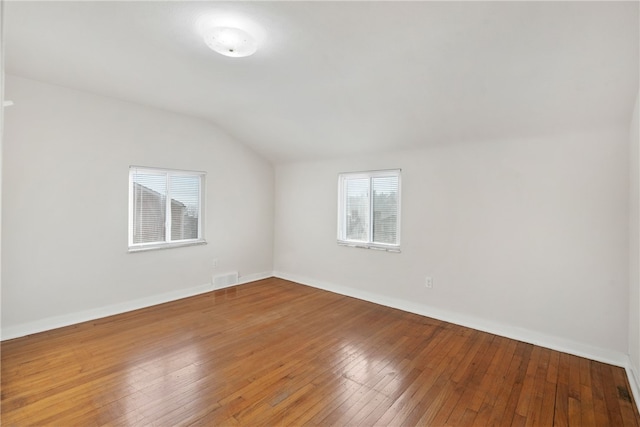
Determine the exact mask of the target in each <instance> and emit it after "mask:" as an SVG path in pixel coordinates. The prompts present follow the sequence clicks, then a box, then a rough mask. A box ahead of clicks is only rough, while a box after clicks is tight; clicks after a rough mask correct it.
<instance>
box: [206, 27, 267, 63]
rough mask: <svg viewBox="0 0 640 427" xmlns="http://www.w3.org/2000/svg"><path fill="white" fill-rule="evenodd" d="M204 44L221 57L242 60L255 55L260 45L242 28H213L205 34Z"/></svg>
mask: <svg viewBox="0 0 640 427" xmlns="http://www.w3.org/2000/svg"><path fill="white" fill-rule="evenodd" d="M203 38H204V42H205V43H206V44H207V46H209V47H210V48H211V49H213V50H215V51H216V52H218V53H219V54H221V55H225V56H231V57H234V58H242V57H244V56H249V55H253V54H254V53H255V52H256V50H257V49H258V43H257V42H256V40H255V39H254V38H253V37H252V36H251V34H249V33H247V32H246V31H244V30H241V29H240V28H234V27H212V28H208V29H207V30H206V31H204V32H203Z"/></svg>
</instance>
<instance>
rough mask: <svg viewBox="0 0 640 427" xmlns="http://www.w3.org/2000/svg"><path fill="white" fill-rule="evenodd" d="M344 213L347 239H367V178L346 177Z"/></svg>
mask: <svg viewBox="0 0 640 427" xmlns="http://www.w3.org/2000/svg"><path fill="white" fill-rule="evenodd" d="M345 198H346V200H345V206H346V212H345V213H344V214H345V216H346V218H345V225H346V236H345V238H346V239H347V240H358V241H368V239H369V179H367V178H363V179H348V180H346V181H345Z"/></svg>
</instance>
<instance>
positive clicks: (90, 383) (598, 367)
mask: <svg viewBox="0 0 640 427" xmlns="http://www.w3.org/2000/svg"><path fill="white" fill-rule="evenodd" d="M629 393H630V391H629V386H628V383H627V379H626V376H625V373H624V370H623V369H621V368H618V367H614V366H610V365H606V364H603V363H598V362H594V361H590V360H587V359H583V358H580V357H576V356H571V355H568V354H564V353H559V352H557V351H552V350H548V349H545V348H542V347H537V346H534V345H531V344H525V343H522V342H519V341H514V340H510V339H507V338H502V337H499V336H495V335H491V334H487V333H483V332H478V331H475V330H472V329H468V328H464V327H461V326H456V325H453V324H449V323H445V322H441V321H438V320H434V319H430V318H426V317H421V316H418V315H414V314H410V313H406V312H402V311H399V310H394V309H391V308H387V307H382V306H378V305H375V304H371V303H367V302H364V301H360V300H356V299H352V298H347V297H344V296H340V295H336V294H332V293H329V292H325V291H321V290H317V289H313V288H309V287H306V286H302V285H297V284H294V283H291V282H287V281H284V280H280V279H266V280H262V281H259V282H254V283H251V284H247V285H242V286H239V287H234V288H228V289H226V290H220V291H215V292H211V293H208V294H203V295H199V296H196V297H192V298H188V299H184V300H180V301H176V302H172V303H168V304H163V305H160V306H156V307H151V308H148V309H143V310H138V311H135V312H131V313H126V314H122V315H118V316H113V317H110V318H105V319H101V320H97V321H93V322H87V323H83V324H80V325H75V326H70V327H66V328H62V329H57V330H54V331H49V332H45V333H41V334H37V335H32V336H29V337H25V338H20V339H16V340H11V341H7V342H3V343H2V398H1V402H0V404H1V407H0V409H1V411H2V418H1V420H2V425H3V426H13V425H16V426H26V425H57V426H72V425H78V426H101V425H141V426H142V425H144V426H147V425H157V426H175V425H198V426H204V425H269V426H275V425H296V426H298V425H363V426H374V425H420V426H472V425H477V426H493V425H495V426H551V425H556V426H567V425H571V426H607V425H610V426H638V425H639V421H640V416H639V415H638V411H637V408H636V407H635V405H634V404H633V403H632V399H631V398H630V397H629Z"/></svg>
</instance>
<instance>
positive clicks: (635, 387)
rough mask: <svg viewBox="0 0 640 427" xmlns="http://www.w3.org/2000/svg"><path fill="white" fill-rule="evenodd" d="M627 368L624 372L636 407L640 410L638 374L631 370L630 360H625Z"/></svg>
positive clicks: (639, 374) (639, 375) (639, 379)
mask: <svg viewBox="0 0 640 427" xmlns="http://www.w3.org/2000/svg"><path fill="white" fill-rule="evenodd" d="M627 359H628V362H627V366H625V371H626V372H627V378H628V379H629V385H630V386H631V394H632V395H633V398H634V400H635V401H636V407H637V408H638V409H640V373H639V372H638V371H636V370H635V369H634V368H633V364H632V363H631V358H627Z"/></svg>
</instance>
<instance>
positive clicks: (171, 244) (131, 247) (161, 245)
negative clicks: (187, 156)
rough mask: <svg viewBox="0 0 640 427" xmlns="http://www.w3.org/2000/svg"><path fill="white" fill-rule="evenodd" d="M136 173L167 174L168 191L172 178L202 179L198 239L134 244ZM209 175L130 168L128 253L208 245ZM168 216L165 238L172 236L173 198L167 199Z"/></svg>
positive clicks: (143, 167)
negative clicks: (205, 220)
mask: <svg viewBox="0 0 640 427" xmlns="http://www.w3.org/2000/svg"><path fill="white" fill-rule="evenodd" d="M135 171H144V172H148V173H157V174H167V189H168V188H170V187H169V183H170V180H171V176H172V175H173V176H176V175H188V176H199V177H200V194H199V200H200V206H199V207H200V212H199V214H198V238H196V239H185V240H171V241H164V242H151V243H133V226H132V225H133V173H134V172H135ZM206 175H207V173H206V172H202V171H185V170H178V169H167V168H154V167H147V166H133V165H132V166H129V180H128V181H129V221H128V223H127V228H128V231H127V234H128V240H127V241H128V252H144V251H150V250H157V249H170V248H177V247H183V246H194V245H206V244H207V241H206V240H205V238H204V235H205V234H204V207H205V194H206V191H205V181H206V180H205V177H206ZM165 206H166V210H167V214H166V215H165V227H166V228H165V236H169V238H170V236H171V197H167V203H166V205H165Z"/></svg>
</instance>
